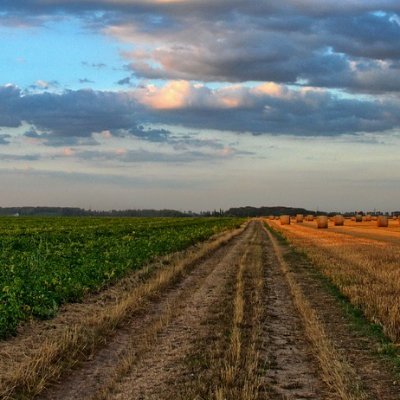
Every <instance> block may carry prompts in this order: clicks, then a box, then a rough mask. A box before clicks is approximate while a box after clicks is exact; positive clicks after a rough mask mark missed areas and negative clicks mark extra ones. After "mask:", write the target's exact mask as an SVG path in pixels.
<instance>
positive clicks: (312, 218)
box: [306, 214, 314, 222]
mask: <svg viewBox="0 0 400 400" xmlns="http://www.w3.org/2000/svg"><path fill="white" fill-rule="evenodd" d="M306 221H311V222H312V221H314V215H311V214H310V215H307V217H306Z"/></svg>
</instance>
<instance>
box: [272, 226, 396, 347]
mask: <svg viewBox="0 0 400 400" xmlns="http://www.w3.org/2000/svg"><path fill="white" fill-rule="evenodd" d="M266 222H267V223H268V224H269V225H270V226H271V227H273V228H274V229H276V230H278V231H280V232H281V233H282V234H283V235H284V236H285V237H286V238H287V239H288V240H289V241H290V242H291V243H292V244H293V245H294V246H295V247H296V248H298V249H300V250H301V251H303V252H305V253H306V254H307V256H308V257H309V258H310V259H311V260H312V261H313V263H314V264H315V265H316V266H317V267H318V268H319V269H320V270H321V272H322V273H323V274H324V275H325V276H327V277H328V278H329V279H331V281H332V282H333V283H334V284H335V285H336V286H337V287H338V288H339V289H340V291H341V292H342V293H343V294H344V295H345V296H346V297H348V299H349V300H350V302H351V303H352V304H353V305H355V306H357V307H359V308H360V309H361V310H362V311H363V313H364V314H365V316H366V317H367V318H368V319H369V320H371V321H372V322H375V323H378V324H379V325H381V326H382V328H383V330H384V332H385V334H386V335H387V336H389V337H390V338H391V339H392V340H393V341H394V342H397V343H398V342H400V301H399V299H400V246H399V245H400V224H399V221H397V220H389V227H388V228H378V227H377V226H376V221H371V222H365V221H363V222H361V223H359V222H355V221H351V220H350V219H346V220H345V223H344V226H334V224H333V222H332V221H329V223H328V229H317V224H316V222H315V221H313V222H303V223H296V222H295V219H292V221H291V224H290V225H281V224H280V223H279V221H276V220H266Z"/></svg>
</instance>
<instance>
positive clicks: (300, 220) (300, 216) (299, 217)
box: [296, 214, 304, 224]
mask: <svg viewBox="0 0 400 400" xmlns="http://www.w3.org/2000/svg"><path fill="white" fill-rule="evenodd" d="M303 219H304V216H303V214H297V215H296V222H297V223H298V224H301V223H302V222H303Z"/></svg>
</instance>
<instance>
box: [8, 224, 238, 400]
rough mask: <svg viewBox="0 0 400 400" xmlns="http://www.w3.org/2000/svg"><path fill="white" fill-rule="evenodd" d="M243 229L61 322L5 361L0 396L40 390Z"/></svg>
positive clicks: (88, 354) (123, 367)
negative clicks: (25, 353)
mask: <svg viewBox="0 0 400 400" xmlns="http://www.w3.org/2000/svg"><path fill="white" fill-rule="evenodd" d="M243 229H244V227H242V228H241V229H237V230H235V231H232V232H228V233H224V234H221V235H219V236H218V237H217V238H214V240H213V241H209V242H206V243H204V244H203V245H201V247H200V248H197V249H196V250H192V252H185V253H184V254H185V256H184V258H179V257H178V258H177V259H176V263H174V264H172V265H171V266H170V267H168V268H164V269H160V270H157V271H156V272H155V274H154V275H152V276H150V277H149V279H147V280H145V281H144V282H142V283H140V282H139V284H138V286H137V287H135V288H134V289H133V290H132V291H130V292H128V293H123V297H121V298H120V299H119V300H118V302H117V303H115V302H113V303H111V304H107V305H106V306H105V307H104V308H103V309H102V311H101V312H100V313H97V314H96V315H92V316H87V317H85V318H83V319H77V321H76V323H75V324H74V325H72V326H65V327H64V328H63V329H62V330H61V332H59V333H58V334H57V335H54V337H53V336H49V337H48V338H47V339H46V340H45V341H44V342H43V343H41V344H40V346H38V348H36V349H35V351H33V352H30V354H29V357H26V358H25V359H24V360H23V362H19V363H14V364H13V363H12V362H11V363H9V365H8V368H7V371H2V373H1V376H0V398H1V399H5V400H6V399H11V398H15V397H23V396H25V397H28V398H31V397H33V396H34V395H36V394H38V393H40V392H41V391H42V390H43V389H44V387H45V386H46V385H47V384H48V382H49V381H51V380H54V379H57V378H58V377H59V376H60V375H61V373H62V372H63V371H64V370H65V369H66V368H70V367H72V366H73V365H75V364H76V363H77V362H79V361H80V360H82V359H86V358H87V357H88V356H90V355H91V354H93V353H94V352H95V350H96V348H98V347H99V346H101V345H102V344H103V343H104V342H105V341H106V339H107V337H108V336H109V335H111V334H112V333H113V332H114V331H115V329H116V328H117V327H118V325H119V324H121V323H122V322H123V321H124V320H125V319H126V317H127V316H128V315H129V314H131V313H132V312H134V311H135V310H139V309H140V308H141V307H142V306H143V304H144V302H145V300H146V299H148V298H149V297H150V296H152V295H155V294H156V293H158V292H159V291H162V290H163V289H165V288H166V287H168V286H169V285H171V284H173V283H174V282H175V281H176V280H177V279H179V277H180V276H182V274H183V273H184V272H185V271H186V270H189V269H190V268H191V267H192V266H194V264H195V263H196V262H198V261H200V260H201V259H203V258H204V257H206V256H207V255H208V254H210V252H212V251H215V250H216V249H217V248H219V247H220V246H222V245H224V244H225V243H227V242H228V241H229V240H230V239H232V238H233V237H234V236H237V235H238V234H240V233H241V232H242V231H243ZM160 324H161V325H162V324H163V321H160ZM157 330H158V329H157V327H156V328H155V331H157ZM2 355H3V354H2ZM4 355H5V356H7V354H4ZM129 357H130V356H129V352H128V356H127V358H126V364H127V365H126V366H124V365H123V364H121V366H120V367H121V368H122V369H123V370H124V369H126V368H128V366H129V364H130V360H129Z"/></svg>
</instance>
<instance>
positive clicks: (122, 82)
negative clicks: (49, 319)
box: [117, 76, 131, 85]
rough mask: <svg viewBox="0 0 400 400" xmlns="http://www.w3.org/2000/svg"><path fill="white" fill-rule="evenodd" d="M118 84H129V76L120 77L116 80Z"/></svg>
mask: <svg viewBox="0 0 400 400" xmlns="http://www.w3.org/2000/svg"><path fill="white" fill-rule="evenodd" d="M117 84H118V85H130V84H131V78H130V77H129V76H128V77H126V78H123V79H120V80H119V81H118V82H117Z"/></svg>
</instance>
